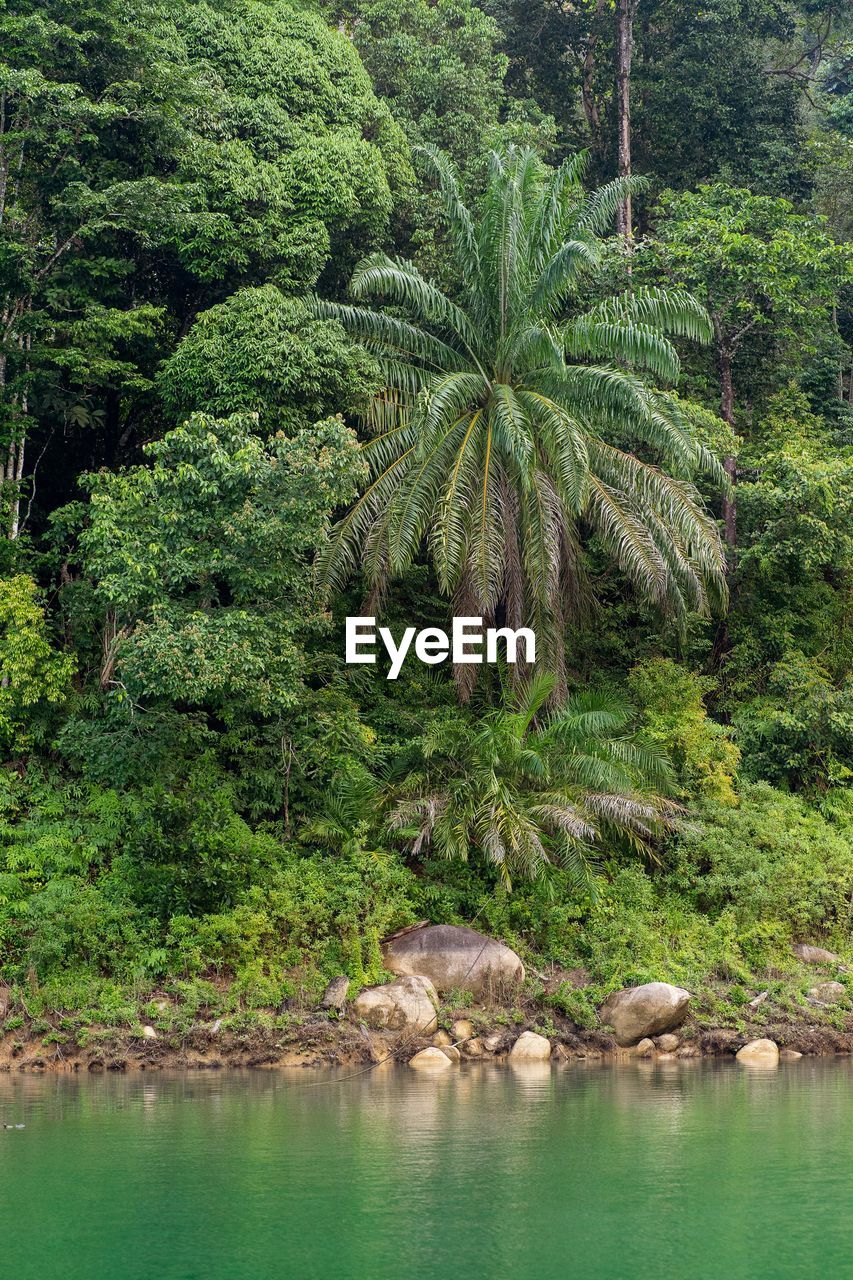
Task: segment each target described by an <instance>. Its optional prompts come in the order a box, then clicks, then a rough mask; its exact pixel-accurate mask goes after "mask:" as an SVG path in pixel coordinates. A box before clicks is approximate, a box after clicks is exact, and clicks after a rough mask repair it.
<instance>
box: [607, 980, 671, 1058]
mask: <svg viewBox="0 0 853 1280" xmlns="http://www.w3.org/2000/svg"><path fill="white" fill-rule="evenodd" d="M689 1003H690V992H689V991H685V990H684V988H683V987H673V986H672V985H671V984H670V983H669V982H647V983H646V984H645V985H644V986H642V987H626V988H625V989H624V990H623V991H614V992H613V994H612V995H610V996H608V997H607V999H606V1000H605V1002H604V1004H603V1005H602V1006H601V1008H600V1009H599V1011H598V1016H599V1018H600V1019H601V1021H602V1022H603V1023H605V1024H606V1025H607V1026H610V1027H612V1028H613V1032H614V1035H615V1036H616V1043H617V1044H618V1045H620V1046H621V1047H622V1048H623V1049H625V1048H627V1047H628V1046H629V1045H632V1044H636V1043H637V1042H638V1041H639V1040H643V1039H644V1038H645V1037H646V1036H659V1035H660V1034H661V1033H662V1032H664V1031H672V1030H673V1028H675V1027H680V1026H681V1024H682V1022H683V1021H684V1019H685V1018H686V1017H687V1006H688V1005H689Z"/></svg>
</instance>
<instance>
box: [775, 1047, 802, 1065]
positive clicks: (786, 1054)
mask: <svg viewBox="0 0 853 1280" xmlns="http://www.w3.org/2000/svg"><path fill="white" fill-rule="evenodd" d="M802 1056H803V1055H802V1054H801V1053H798V1052H797V1050H796V1049H780V1050H779V1057H780V1058H783V1059H784V1061H785V1062H796V1060H797V1058H801V1057H802Z"/></svg>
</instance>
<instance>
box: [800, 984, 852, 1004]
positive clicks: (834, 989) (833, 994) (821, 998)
mask: <svg viewBox="0 0 853 1280" xmlns="http://www.w3.org/2000/svg"><path fill="white" fill-rule="evenodd" d="M846 998H847V988H846V987H845V986H844V983H843V982H819V983H818V984H817V986H816V987H812V989H811V991H810V992H809V999H810V1000H817V1001H818V1002H819V1003H820V1004H838V1002H839V1000H846Z"/></svg>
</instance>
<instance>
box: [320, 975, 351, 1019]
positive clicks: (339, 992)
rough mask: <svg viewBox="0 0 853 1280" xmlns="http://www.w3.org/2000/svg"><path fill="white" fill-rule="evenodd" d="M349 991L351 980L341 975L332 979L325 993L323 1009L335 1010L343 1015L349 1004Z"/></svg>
mask: <svg viewBox="0 0 853 1280" xmlns="http://www.w3.org/2000/svg"><path fill="white" fill-rule="evenodd" d="M348 991H349V978H347V977H346V976H345V975H344V974H341V975H340V977H338V978H332V981H331V982H330V983H329V985H328V986H327V987H326V990H325V991H324V992H323V1000H322V1004H323V1008H324V1009H335V1010H336V1011H337V1012H338V1013H343V1011H344V1009H345V1008H346V1003H347V992H348Z"/></svg>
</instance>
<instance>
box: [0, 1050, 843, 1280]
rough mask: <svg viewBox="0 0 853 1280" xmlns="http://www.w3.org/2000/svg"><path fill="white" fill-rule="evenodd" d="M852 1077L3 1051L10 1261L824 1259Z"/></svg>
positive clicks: (36, 1279)
mask: <svg viewBox="0 0 853 1280" xmlns="http://www.w3.org/2000/svg"><path fill="white" fill-rule="evenodd" d="M851 1086H853V1064H850V1063H848V1062H843V1061H842V1062H821V1061H813V1060H809V1059H803V1060H802V1061H799V1062H794V1063H782V1064H781V1066H780V1068H779V1069H778V1070H777V1071H775V1072H773V1073H767V1072H766V1071H754V1070H750V1071H745V1070H743V1069H742V1068H741V1067H739V1066H738V1065H736V1064H734V1063H723V1064H713V1063H706V1062H699V1061H695V1060H687V1061H683V1060H674V1061H664V1062H662V1063H658V1062H655V1061H653V1060H651V1061H642V1060H634V1061H629V1062H626V1063H624V1064H620V1065H618V1066H609V1065H603V1064H602V1063H600V1062H597V1061H594V1060H593V1061H590V1062H585V1063H568V1064H563V1065H561V1066H559V1067H549V1066H547V1064H546V1065H543V1064H524V1066H521V1065H519V1066H518V1067H517V1068H515V1069H511V1070H510V1069H507V1068H504V1067H496V1066H494V1065H493V1064H487V1063H484V1064H470V1065H466V1066H464V1067H463V1068H461V1069H459V1070H456V1071H453V1072H447V1073H444V1074H442V1075H440V1076H428V1075H423V1074H420V1073H417V1072H415V1071H411V1070H409V1069H408V1068H394V1067H389V1068H382V1069H379V1070H377V1071H368V1072H337V1073H335V1072H329V1073H327V1074H319V1073H314V1072H300V1071H293V1072H286V1073H285V1072H282V1073H273V1072H243V1073H237V1072H233V1073H229V1072H217V1073H215V1074H214V1073H210V1074H206V1073H198V1074H185V1075H159V1074H158V1075H144V1076H140V1075H137V1076H132V1075H128V1076H121V1075H102V1076H96V1077H90V1076H85V1077H79V1076H63V1077H48V1076H45V1077H32V1076H26V1075H15V1074H12V1075H7V1076H3V1077H0V1120H2V1121H3V1122H7V1123H9V1122H12V1123H14V1122H16V1121H17V1122H24V1123H26V1125H27V1128H26V1130H23V1131H13V1132H0V1226H2V1240H3V1262H4V1274H8V1275H10V1276H14V1277H15V1280H27V1278H28V1277H29V1276H32V1277H33V1280H45V1278H46V1277H52V1276H54V1275H56V1276H61V1278H62V1280H78V1277H79V1280H84V1277H85V1280H116V1277H117V1276H120V1277H121V1280H191V1278H192V1280H195V1278H196V1277H197V1278H198V1280H265V1278H266V1277H267V1276H268V1277H270V1280H273V1277H274V1278H275V1280H289V1278H290V1277H293V1280H312V1277H314V1276H316V1277H317V1280H350V1277H352V1280H386V1277H387V1278H388V1280H391V1278H393V1280H399V1278H400V1277H402V1278H403V1280H406V1278H407V1277H409V1276H412V1277H414V1276H417V1277H419V1280H431V1278H432V1277H435V1278H436V1280H438V1277H439V1276H441V1277H444V1276H445V1275H446V1272H447V1270H448V1269H449V1268H450V1269H452V1270H454V1271H457V1270H458V1271H462V1272H463V1273H464V1272H465V1271H476V1272H478V1273H483V1274H491V1275H495V1276H504V1275H507V1276H509V1275H512V1276H513V1277H514V1278H515V1280H528V1277H529V1280H550V1278H551V1277H554V1278H555V1280H556V1277H560V1280H564V1277H567V1276H572V1275H576V1276H578V1277H580V1278H581V1280H616V1278H617V1277H621V1276H622V1275H625V1274H632V1273H639V1274H640V1275H644V1274H650V1273H651V1272H650V1268H652V1269H653V1270H654V1274H655V1275H657V1274H658V1272H659V1270H660V1268H661V1265H662V1262H661V1257H662V1255H661V1248H662V1242H664V1243H665V1251H664V1252H665V1256H666V1257H667V1258H668V1259H669V1262H670V1264H671V1263H672V1259H674V1258H677V1259H678V1267H677V1273H678V1274H685V1275H686V1274H690V1275H691V1277H701V1276H711V1275H714V1276H717V1275H722V1274H725V1275H726V1276H727V1278H728V1280H731V1278H732V1277H734V1278H735V1280H737V1278H738V1277H741V1276H742V1277H743V1278H744V1280H747V1277H748V1278H749V1280H757V1278H759V1277H761V1276H762V1275H767V1276H768V1277H769V1276H771V1275H772V1276H773V1277H774V1280H776V1277H780V1278H782V1280H785V1278H786V1277H788V1276H790V1277H791V1278H792V1280H793V1277H795V1276H796V1277H799V1276H807V1275H833V1276H834V1275H839V1276H842V1275H844V1274H846V1272H845V1267H848V1268H849V1259H850V1257H851V1256H853V1240H851V1236H850V1224H849V1221H848V1219H847V1218H845V1214H844V1205H846V1204H849V1203H850V1202H851V1199H853V1175H851V1164H853V1162H851V1158H850V1157H851V1152H853V1109H851V1098H853V1088H851ZM4 1140H7V1141H4ZM815 1250H817V1253H816V1252H815ZM788 1254H790V1261H789V1259H788ZM119 1257H120V1258H121V1259H122V1262H121V1266H120V1267H118V1268H117V1267H116V1258H119ZM756 1258H758V1259H767V1258H773V1260H774V1261H773V1265H774V1268H775V1269H773V1270H767V1269H765V1270H762V1269H761V1266H762V1265H763V1263H761V1264H759V1265H757V1264H756V1262H755V1259H756ZM816 1258H819V1259H820V1266H816V1265H815V1259H816ZM60 1264H61V1265H60ZM668 1265H669V1264H668ZM749 1268H751V1269H749Z"/></svg>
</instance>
